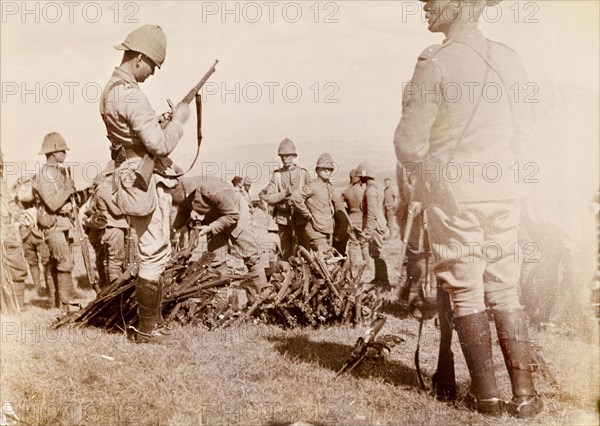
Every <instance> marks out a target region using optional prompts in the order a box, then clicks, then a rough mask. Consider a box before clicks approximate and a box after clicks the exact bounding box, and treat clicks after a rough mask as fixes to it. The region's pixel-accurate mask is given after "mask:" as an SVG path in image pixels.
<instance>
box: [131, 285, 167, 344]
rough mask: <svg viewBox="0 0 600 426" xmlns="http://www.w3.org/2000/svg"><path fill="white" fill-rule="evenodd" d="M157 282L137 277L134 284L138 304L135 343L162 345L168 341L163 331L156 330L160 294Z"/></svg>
mask: <svg viewBox="0 0 600 426" xmlns="http://www.w3.org/2000/svg"><path fill="white" fill-rule="evenodd" d="M159 290H160V288H159V283H158V281H150V280H147V279H145V278H142V277H138V278H137V281H136V283H135V298H136V301H137V304H138V318H139V323H138V333H137V334H136V336H135V341H136V342H137V343H163V342H166V341H167V340H168V335H167V334H166V333H165V331H164V330H162V329H161V330H157V329H156V324H157V322H158V309H159V306H160V303H161V301H160V292H159Z"/></svg>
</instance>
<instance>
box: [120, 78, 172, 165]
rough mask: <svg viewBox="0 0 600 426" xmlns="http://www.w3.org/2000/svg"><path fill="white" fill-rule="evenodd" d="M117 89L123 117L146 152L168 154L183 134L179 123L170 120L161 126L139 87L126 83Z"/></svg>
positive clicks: (160, 154)
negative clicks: (164, 125)
mask: <svg viewBox="0 0 600 426" xmlns="http://www.w3.org/2000/svg"><path fill="white" fill-rule="evenodd" d="M118 90H119V91H122V95H121V96H120V98H119V99H120V101H121V102H122V103H123V105H124V107H125V108H124V110H125V119H126V120H127V122H128V123H129V125H130V127H131V130H133V131H134V132H135V133H136V134H137V136H138V137H139V138H140V139H141V140H142V143H143V144H144V146H145V147H146V149H147V150H148V152H150V153H152V154H154V155H157V156H161V157H164V156H166V155H169V154H170V153H171V152H172V151H173V150H174V149H175V147H176V146H177V142H179V139H180V138H181V136H182V135H183V129H182V128H181V125H180V124H179V123H177V122H175V121H170V122H169V124H167V126H166V127H165V128H164V129H163V128H161V127H160V124H158V118H157V117H156V114H154V110H153V109H152V107H151V106H150V103H149V102H148V98H147V97H146V95H144V93H143V92H142V91H141V90H140V89H139V88H137V87H135V86H132V85H127V86H120V87H119V88H118Z"/></svg>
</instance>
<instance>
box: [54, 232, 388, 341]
mask: <svg viewBox="0 0 600 426" xmlns="http://www.w3.org/2000/svg"><path fill="white" fill-rule="evenodd" d="M191 246H192V245H191V244H190V245H188V247H187V248H184V249H183V250H180V251H179V252H177V253H176V255H175V256H173V258H172V259H171V261H170V263H169V265H168V266H167V268H166V270H165V272H164V273H163V275H162V277H161V284H162V289H161V291H162V297H161V299H162V303H161V304H160V316H161V319H162V321H164V322H165V323H166V324H170V323H171V324H173V323H175V324H182V325H185V324H191V325H203V326H205V327H207V328H209V329H214V328H219V327H229V326H232V325H236V324H240V323H242V322H245V321H253V322H262V323H266V324H277V325H280V326H283V327H289V328H294V327H299V326H313V327H319V326H322V325H334V324H357V323H360V322H363V321H369V320H371V319H372V318H375V316H376V314H377V312H378V311H379V310H380V308H381V306H382V302H383V300H382V298H381V296H380V292H379V290H378V289H377V287H375V286H373V285H371V284H363V283H361V275H362V270H361V271H360V272H359V273H358V274H356V276H354V275H353V273H352V272H351V270H350V265H349V261H348V259H347V258H345V257H343V256H336V255H334V254H331V255H329V256H328V258H325V256H322V255H321V254H320V253H317V252H312V251H308V250H306V249H304V248H302V247H301V248H300V249H299V250H298V253H297V256H295V257H293V258H291V259H290V260H289V262H283V261H280V262H276V263H274V264H273V268H272V274H271V277H270V281H269V286H268V287H267V288H264V289H261V291H260V292H258V291H257V290H256V289H255V288H254V286H253V283H252V280H251V279H250V277H249V276H247V275H241V274H222V273H220V272H219V271H217V270H215V269H213V268H211V267H210V263H211V262H212V260H213V258H214V255H213V254H212V253H208V252H206V253H203V254H202V255H201V256H200V258H198V259H196V260H192V247H191ZM135 275H136V274H135V267H131V268H130V269H129V270H128V271H127V272H125V273H124V274H123V275H122V276H121V277H120V278H119V279H117V280H116V281H115V282H114V283H112V284H111V285H110V286H109V287H107V288H105V289H103V290H102V291H101V292H100V293H99V294H98V295H97V296H96V299H94V300H93V301H92V302H91V303H90V304H88V305H87V306H86V307H84V308H82V309H80V310H78V311H76V312H73V313H71V314H69V315H67V316H65V317H63V318H62V319H60V320H59V321H57V323H55V325H54V327H55V328H56V327H60V326H62V325H64V324H68V323H73V324H75V325H80V326H92V327H98V328H102V329H106V330H113V331H121V332H123V331H125V330H128V329H129V327H130V326H135V325H136V324H135V321H136V318H137V303H136V300H135Z"/></svg>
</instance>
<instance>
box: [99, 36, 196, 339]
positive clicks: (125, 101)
mask: <svg viewBox="0 0 600 426" xmlns="http://www.w3.org/2000/svg"><path fill="white" fill-rule="evenodd" d="M115 48H116V49H117V50H122V51H123V57H122V59H121V64H120V65H119V66H118V67H117V68H116V69H115V70H114V72H113V74H112V76H111V78H110V80H109V81H108V83H107V84H106V86H105V88H104V91H103V93H102V98H101V100H100V114H101V116H102V120H103V121H104V124H105V125H106V129H107V133H108V139H109V141H110V142H111V157H112V159H113V160H115V166H116V169H115V174H116V175H117V176H116V178H115V181H117V182H119V187H118V189H117V192H116V204H117V207H118V208H119V209H120V210H121V212H122V213H123V214H124V215H126V216H128V218H129V222H130V224H131V226H132V227H133V228H134V230H135V233H136V235H137V237H138V253H139V262H140V264H139V266H140V268H139V274H138V277H137V281H136V291H135V294H136V300H137V303H138V317H139V325H138V329H136V341H137V342H160V341H165V340H167V339H166V338H165V334H164V329H161V328H157V321H158V316H157V307H158V306H159V305H160V300H159V297H160V296H159V295H160V291H159V290H160V288H159V278H160V276H161V274H162V272H163V271H164V269H165V267H166V265H167V262H168V261H169V258H170V255H171V243H170V235H169V234H170V233H169V212H170V207H171V202H172V197H171V189H174V188H175V187H176V186H177V180H176V179H171V178H168V177H165V176H169V175H171V176H172V175H174V174H176V172H175V170H174V169H173V168H172V167H162V170H158V172H159V173H161V174H158V173H154V174H152V177H151V178H150V182H149V183H148V185H147V187H144V186H143V185H140V183H139V178H136V177H135V172H136V171H137V170H138V169H139V167H140V164H141V163H142V159H143V158H144V157H145V156H146V154H151V155H153V156H155V157H166V156H167V155H169V154H170V153H171V152H172V151H173V150H174V149H175V147H176V146H177V143H178V142H179V139H180V138H181V136H182V135H183V128H182V125H183V123H185V121H186V120H187V118H188V116H189V106H188V105H187V104H185V103H181V102H180V103H179V104H178V105H176V106H175V108H174V109H173V113H172V117H171V120H170V121H169V122H168V123H167V124H166V125H163V126H161V124H160V123H159V120H158V117H157V116H156V115H155V113H154V109H153V108H152V107H151V106H150V103H149V101H148V98H147V97H146V95H145V94H144V93H143V92H142V90H141V88H140V83H143V82H144V81H146V79H147V78H148V77H150V76H151V75H153V74H154V71H155V69H156V68H159V69H160V67H161V66H162V64H163V63H164V61H165V56H166V52H167V37H166V36H165V33H164V32H163V30H162V28H161V27H160V26H158V25H142V26H141V27H140V28H138V29H136V30H134V31H132V32H131V33H130V34H129V35H128V36H127V37H126V39H125V41H123V43H121V44H118V45H117V46H115Z"/></svg>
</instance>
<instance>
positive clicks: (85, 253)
mask: <svg viewBox="0 0 600 426" xmlns="http://www.w3.org/2000/svg"><path fill="white" fill-rule="evenodd" d="M67 170H69V175H71V170H70V169H67ZM69 198H70V200H71V206H72V207H73V221H74V222H75V230H76V231H77V238H78V239H79V247H81V255H82V257H83V265H84V266H85V272H86V273H87V277H88V281H89V282H90V284H91V286H92V288H93V289H94V291H95V292H96V294H98V293H100V287H99V286H98V282H97V281H96V278H95V277H94V274H93V272H92V260H91V258H90V246H89V245H88V240H87V238H86V236H85V233H84V232H83V226H81V220H79V208H78V207H77V201H76V200H75V194H72V195H71V196H70V197H69Z"/></svg>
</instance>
